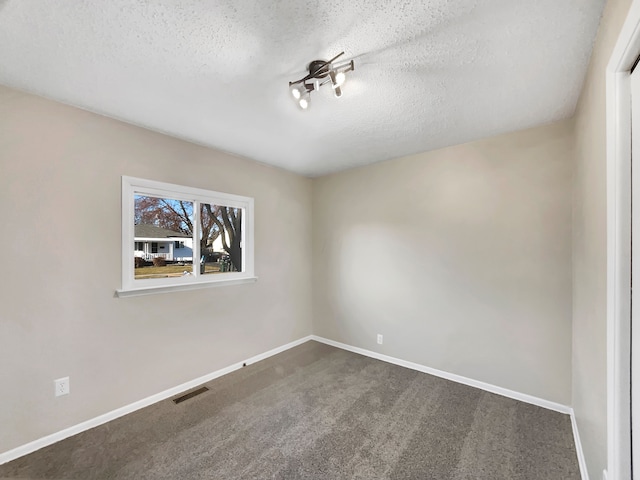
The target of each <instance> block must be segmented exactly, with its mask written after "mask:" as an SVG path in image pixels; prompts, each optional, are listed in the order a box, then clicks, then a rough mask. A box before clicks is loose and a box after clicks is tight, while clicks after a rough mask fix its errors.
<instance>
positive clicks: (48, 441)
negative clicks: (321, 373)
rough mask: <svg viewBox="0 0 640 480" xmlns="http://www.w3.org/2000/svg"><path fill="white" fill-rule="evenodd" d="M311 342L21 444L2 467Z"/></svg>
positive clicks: (1, 459)
mask: <svg viewBox="0 0 640 480" xmlns="http://www.w3.org/2000/svg"><path fill="white" fill-rule="evenodd" d="M309 340H311V335H308V336H306V337H303V338H300V339H298V340H295V341H293V342H290V343H287V344H286V345H282V346H280V347H277V348H274V349H272V350H269V351H267V352H264V353H261V354H258V355H255V356H253V357H251V358H249V359H247V360H244V361H243V362H237V363H234V364H232V365H229V366H228V367H225V368H222V369H220V370H216V371H215V372H212V373H209V374H207V375H204V376H202V377H198V378H195V379H193V380H191V381H189V382H186V383H183V384H181V385H178V386H177V387H173V388H169V389H168V390H165V391H163V392H160V393H156V394H155V395H151V396H150V397H147V398H143V399H142V400H138V401H137V402H133V403H131V404H129V405H125V406H124V407H120V408H117V409H115V410H112V411H111V412H108V413H105V414H103V415H99V416H97V417H95V418H92V419H90V420H86V421H84V422H82V423H79V424H77V425H74V426H72V427H69V428H65V429H64V430H61V431H59V432H56V433H52V434H51V435H47V436H46V437H42V438H40V439H38V440H34V441H33V442H29V443H27V444H25V445H21V446H20V447H16V448H14V449H12V450H9V451H7V452H4V453H0V465H2V464H3V463H7V462H10V461H12V460H15V459H16V458H19V457H22V456H24V455H27V454H29V453H32V452H35V451H36V450H39V449H41V448H44V447H46V446H49V445H52V444H54V443H56V442H59V441H60V440H64V439H65V438H68V437H71V436H73V435H76V434H78V433H81V432H84V431H86V430H89V429H90V428H94V427H97V426H99V425H102V424H104V423H107V422H110V421H111V420H115V419H116V418H119V417H122V416H123V415H127V414H128V413H132V412H135V411H136V410H140V409H141V408H144V407H148V406H149V405H152V404H154V403H157V402H159V401H161V400H166V399H167V398H170V397H173V396H175V395H178V394H180V393H182V392H184V391H186V390H190V389H192V388H194V387H197V386H199V385H202V384H203V383H207V382H210V381H211V380H214V379H216V378H218V377H221V376H223V375H226V374H227V373H231V372H233V371H235V370H239V369H241V368H242V367H243V363H246V364H247V365H250V364H252V363H256V362H259V361H260V360H264V359H266V358H269V357H271V356H273V355H276V354H278V353H281V352H284V351H285V350H289V349H290V348H293V347H297V346H298V345H301V344H303V343H305V342H308V341H309Z"/></svg>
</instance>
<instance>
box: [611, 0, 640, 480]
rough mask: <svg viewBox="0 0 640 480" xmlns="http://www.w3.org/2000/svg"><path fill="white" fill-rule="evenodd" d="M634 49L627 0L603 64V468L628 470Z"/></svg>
mask: <svg viewBox="0 0 640 480" xmlns="http://www.w3.org/2000/svg"><path fill="white" fill-rule="evenodd" d="M638 52H640V2H633V3H632V4H631V7H630V9H629V13H628V14H627V18H626V20H625V23H624V25H623V27H622V30H621V31H620V35H619V36H618V40H617V42H616V45H615V47H614V49H613V52H612V54H611V57H610V59H609V64H608V65H607V71H606V81H607V99H606V101H607V473H608V476H609V478H611V480H622V479H629V478H631V471H630V467H631V466H630V458H631V448H630V443H631V442H630V426H631V422H630V411H629V404H630V391H629V390H630V388H629V386H630V379H631V372H630V363H631V362H630V357H631V352H630V304H631V292H630V281H629V279H630V264H631V247H630V239H631V185H630V178H629V177H630V175H629V172H630V166H631V148H630V147H631V101H630V98H631V95H630V74H629V72H630V70H631V67H632V65H633V63H634V62H635V60H636V58H637V55H638Z"/></svg>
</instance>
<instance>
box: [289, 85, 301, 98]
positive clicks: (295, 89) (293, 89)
mask: <svg viewBox="0 0 640 480" xmlns="http://www.w3.org/2000/svg"><path fill="white" fill-rule="evenodd" d="M291 95H293V98H295V99H296V100H300V97H301V96H302V92H301V91H300V87H296V86H293V87H291Z"/></svg>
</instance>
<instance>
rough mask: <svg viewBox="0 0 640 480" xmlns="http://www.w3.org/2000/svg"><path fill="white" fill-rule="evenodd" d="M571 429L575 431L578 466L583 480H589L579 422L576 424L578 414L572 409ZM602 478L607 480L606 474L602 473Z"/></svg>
mask: <svg viewBox="0 0 640 480" xmlns="http://www.w3.org/2000/svg"><path fill="white" fill-rule="evenodd" d="M569 415H570V416H571V428H572V429H573V441H574V443H575V444H576V453H577V454H578V465H579V466H580V477H581V478H582V480H589V472H588V471H587V461H586V460H585V458H584V451H583V450H582V442H581V441H580V432H579V431H578V422H576V414H575V413H574V411H573V408H572V409H571V413H570V414H569ZM602 478H603V479H604V480H606V478H607V477H606V473H605V472H602Z"/></svg>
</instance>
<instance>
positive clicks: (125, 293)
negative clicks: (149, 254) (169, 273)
mask: <svg viewBox="0 0 640 480" xmlns="http://www.w3.org/2000/svg"><path fill="white" fill-rule="evenodd" d="M257 281H258V277H248V278H246V277H245V278H235V279H234V278H229V279H222V280H218V281H217V282H200V283H186V284H184V285H158V286H155V287H144V288H130V289H127V290H116V296H118V297H120V298H124V297H137V296H140V295H151V294H154V293H168V292H182V291H185V290H199V289H201V288H212V287H228V286H231V285H242V284H244V283H255V282H257Z"/></svg>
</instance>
